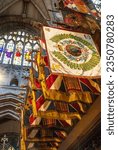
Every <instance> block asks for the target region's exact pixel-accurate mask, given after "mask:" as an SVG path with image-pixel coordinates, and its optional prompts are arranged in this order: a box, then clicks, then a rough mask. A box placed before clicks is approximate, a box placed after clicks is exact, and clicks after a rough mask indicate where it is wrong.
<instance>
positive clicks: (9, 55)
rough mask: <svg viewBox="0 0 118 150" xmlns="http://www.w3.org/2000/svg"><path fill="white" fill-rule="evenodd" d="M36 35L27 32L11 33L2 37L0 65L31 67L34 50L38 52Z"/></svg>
mask: <svg viewBox="0 0 118 150" xmlns="http://www.w3.org/2000/svg"><path fill="white" fill-rule="evenodd" d="M33 36H34V35H32V34H30V33H28V32H25V31H15V32H9V33H8V34H5V35H2V36H1V37H0V63H2V64H13V65H17V66H31V61H28V60H31V58H32V56H31V55H32V54H31V53H30V52H31V50H32V49H35V50H38V49H39V43H37V41H35V40H32V37H33Z"/></svg>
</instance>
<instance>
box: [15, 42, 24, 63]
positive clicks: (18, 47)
mask: <svg viewBox="0 0 118 150" xmlns="http://www.w3.org/2000/svg"><path fill="white" fill-rule="evenodd" d="M22 50H23V44H22V42H18V43H17V44H16V50H15V54H14V61H13V64H14V65H21V62H22Z"/></svg>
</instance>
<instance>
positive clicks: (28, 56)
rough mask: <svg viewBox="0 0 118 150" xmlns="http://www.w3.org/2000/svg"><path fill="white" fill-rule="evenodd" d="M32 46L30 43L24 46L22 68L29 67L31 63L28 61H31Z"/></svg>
mask: <svg viewBox="0 0 118 150" xmlns="http://www.w3.org/2000/svg"><path fill="white" fill-rule="evenodd" d="M31 50H32V46H31V44H30V43H27V44H26V45H25V49H24V60H23V66H31V63H30V62H29V61H28V60H31V54H30V52H31Z"/></svg>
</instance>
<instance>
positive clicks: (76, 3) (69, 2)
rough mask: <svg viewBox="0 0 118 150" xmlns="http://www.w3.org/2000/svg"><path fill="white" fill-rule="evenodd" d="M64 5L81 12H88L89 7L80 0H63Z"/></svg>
mask: <svg viewBox="0 0 118 150" xmlns="http://www.w3.org/2000/svg"><path fill="white" fill-rule="evenodd" d="M63 3H64V6H65V7H68V8H70V9H73V10H75V11H78V12H81V13H86V14H88V13H90V10H89V8H88V7H87V6H86V4H85V3H84V2H83V1H82V0H63Z"/></svg>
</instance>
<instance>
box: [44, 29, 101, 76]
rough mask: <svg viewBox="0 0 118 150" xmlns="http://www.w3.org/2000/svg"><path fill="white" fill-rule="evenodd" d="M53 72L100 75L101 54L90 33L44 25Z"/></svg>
mask: <svg viewBox="0 0 118 150" xmlns="http://www.w3.org/2000/svg"><path fill="white" fill-rule="evenodd" d="M43 31H44V35H45V40H46V45H47V52H48V56H49V63H50V69H51V72H52V73H53V74H66V75H72V76H73V75H74V76H91V77H95V76H100V74H101V72H100V69H101V67H100V56H99V53H98V51H97V49H96V47H95V44H94V42H93V40H92V37H91V36H90V35H89V34H83V33H78V32H70V31H66V30H61V29H56V28H50V27H43Z"/></svg>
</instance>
